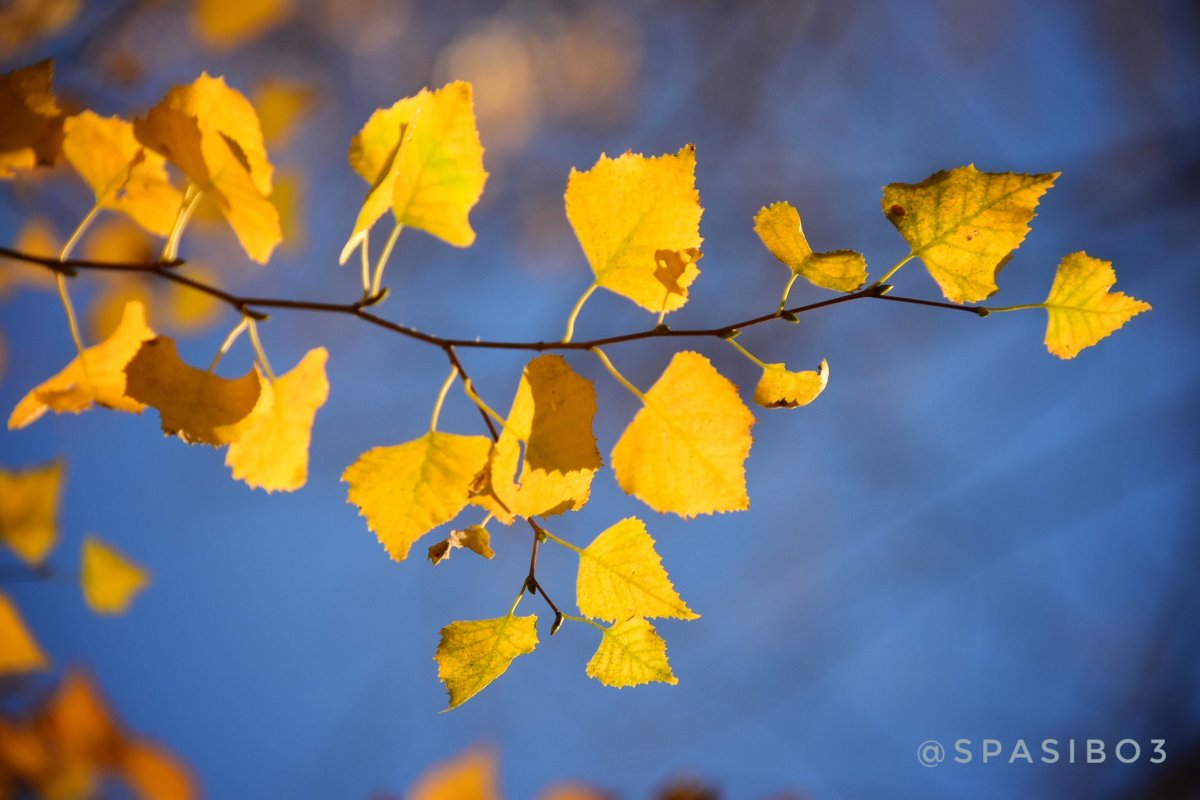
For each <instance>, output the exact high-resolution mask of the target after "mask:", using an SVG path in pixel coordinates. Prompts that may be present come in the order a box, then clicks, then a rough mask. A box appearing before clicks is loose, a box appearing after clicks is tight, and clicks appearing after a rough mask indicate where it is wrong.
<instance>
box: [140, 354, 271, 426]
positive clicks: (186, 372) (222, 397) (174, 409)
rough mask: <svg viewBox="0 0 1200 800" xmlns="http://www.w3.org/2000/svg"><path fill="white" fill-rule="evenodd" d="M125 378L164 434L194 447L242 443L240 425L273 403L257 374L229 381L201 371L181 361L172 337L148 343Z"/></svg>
mask: <svg viewBox="0 0 1200 800" xmlns="http://www.w3.org/2000/svg"><path fill="white" fill-rule="evenodd" d="M125 374H126V375H127V376H128V381H129V386H128V391H129V396H130V397H132V398H134V399H135V400H137V401H138V402H141V403H144V404H146V405H148V406H153V407H154V408H156V409H158V412H159V414H160V415H161V416H162V429H163V433H165V434H167V435H168V436H178V437H179V438H180V439H183V440H184V441H185V442H189V443H192V444H211V445H223V444H229V443H230V442H234V441H237V439H238V438H240V436H241V435H242V434H243V433H244V425H240V424H239V423H242V422H244V421H247V418H248V417H249V416H250V413H251V412H252V411H255V410H256V406H258V405H259V400H260V396H263V395H266V396H265V397H264V398H263V400H264V402H269V401H270V399H271V395H270V394H269V393H268V392H266V391H265V389H264V386H265V385H267V384H265V381H263V380H261V379H260V377H259V375H258V371H257V370H251V371H250V372H247V373H246V374H245V375H243V376H242V377H240V378H236V379H233V380H229V379H226V378H222V377H220V376H217V375H214V374H212V373H210V372H205V371H203V370H199V369H196V368H195V367H192V366H190V365H188V364H186V363H184V361H183V360H182V359H180V358H179V351H178V350H176V348H175V341H174V340H173V339H171V338H170V337H167V336H159V337H157V338H154V339H151V340H149V341H147V342H145V343H144V344H143V345H142V347H141V350H139V351H138V353H137V355H136V356H135V357H134V358H133V360H132V361H130V362H129V366H128V367H127V368H126V370H125ZM260 408H261V406H260Z"/></svg>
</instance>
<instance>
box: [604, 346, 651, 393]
mask: <svg viewBox="0 0 1200 800" xmlns="http://www.w3.org/2000/svg"><path fill="white" fill-rule="evenodd" d="M590 349H591V351H592V352H593V353H595V354H596V357H597V358H599V359H600V363H601V364H603V365H604V368H605V369H606V370H608V372H609V374H610V375H612V376H613V377H614V378H616V379H617V382H618V383H620V384H621V385H622V386H624V387H625V388H626V389H628V390H629V391H630V392H632V393H633V396H634V397H636V398H637V399H639V400H641V401H642V403H645V402H646V395H644V394H642V393H641V391H640V390H639V389H638V388H637V387H636V386H634V385H633V384H632V383H630V382H629V381H628V379H626V377H625V376H624V375H622V374H621V373H620V372H619V371H618V370H617V368H616V367H614V366H613V363H612V362H611V361H609V360H608V356H606V355H605V354H604V351H603V350H601V349H600V348H599V347H592V348H590Z"/></svg>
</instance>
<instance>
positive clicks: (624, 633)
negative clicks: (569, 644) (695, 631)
mask: <svg viewBox="0 0 1200 800" xmlns="http://www.w3.org/2000/svg"><path fill="white" fill-rule="evenodd" d="M587 674H588V676H589V677H592V678H595V679H596V680H598V681H600V682H601V683H603V684H604V685H605V686H614V687H616V688H618V689H620V688H623V687H625V686H638V685H639V684H643V683H651V682H657V683H669V684H671V685H672V686H674V685H675V684H677V683H679V681H678V680H677V679H676V678H675V673H673V672H671V665H670V664H669V663H668V662H667V643H666V642H664V641H663V639H662V637H661V636H659V635H658V633H657V632H656V631H655V630H654V626H653V625H651V624H650V623H649V622H647V621H646V620H644V619H642V618H641V617H632V618H630V619H627V620H625V621H624V622H618V623H617V624H615V625H613V626H611V627H609V628H606V629H605V630H604V636H603V637H602V638H601V639H600V647H598V648H597V649H596V654H595V655H594V656H592V660H591V661H589V662H588V665H587Z"/></svg>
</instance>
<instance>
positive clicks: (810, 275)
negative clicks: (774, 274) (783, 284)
mask: <svg viewBox="0 0 1200 800" xmlns="http://www.w3.org/2000/svg"><path fill="white" fill-rule="evenodd" d="M754 232H755V233H757V234H758V238H759V239H761V240H762V243H763V244H764V245H765V246H766V248H767V249H768V250H770V251H771V255H773V256H775V257H776V258H777V259H779V260H780V261H782V262H783V263H784V264H786V265H787V266H788V268H790V269H791V270H792V272H794V273H796V274H797V275H800V276H803V277H804V278H805V279H807V280H808V281H809V282H810V283H812V284H814V285H816V286H820V287H821V288H823V289H831V290H833V291H835V292H853V291H855V290H857V289H859V288H861V287H862V285H863V284H864V283H866V282H867V260H866V259H865V258H863V256H862V253H856V252H854V251H853V250H832V251H830V252H828V253H814V252H813V250H812V248H811V247H810V246H809V244H808V239H806V238H805V236H804V229H803V228H802V227H801V225H800V212H798V211H797V210H796V208H795V207H794V206H793V205H792V204H791V203H787V202H780V203H774V204H772V205H769V206H765V207H763V208H761V209H759V212H758V213H757V214H756V215H755V216H754Z"/></svg>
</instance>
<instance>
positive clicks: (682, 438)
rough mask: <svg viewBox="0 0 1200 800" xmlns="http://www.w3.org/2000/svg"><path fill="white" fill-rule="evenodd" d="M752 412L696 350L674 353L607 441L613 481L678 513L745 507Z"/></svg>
mask: <svg viewBox="0 0 1200 800" xmlns="http://www.w3.org/2000/svg"><path fill="white" fill-rule="evenodd" d="M753 425H754V415H753V414H751V413H750V409H748V408H746V406H745V404H744V403H742V400H741V398H740V397H739V396H738V391H737V387H735V386H734V385H733V384H732V383H730V382H729V380H728V379H726V378H725V377H723V376H722V375H721V373H719V372H717V370H716V369H715V368H713V365H712V364H711V363H710V362H709V360H708V359H707V358H705V357H704V356H702V355H700V354H699V353H693V352H691V351H686V350H685V351H682V352H679V353H676V354H675V356H674V357H673V358H672V359H671V363H670V364H669V365H668V366H667V368H666V370H664V371H663V374H662V376H661V377H660V378H659V379H658V381H657V382H656V383H655V384H654V386H653V387H651V389H650V391H649V392H647V393H646V394H645V395H644V399H643V407H642V409H641V410H640V411H638V413H637V415H636V416H635V417H634V418H633V421H632V422H630V423H629V426H628V427H627V428H626V429H625V432H624V433H623V434H622V435H621V438H620V440H618V441H617V445H616V447H614V448H613V453H612V466H613V471H614V472H615V473H616V475H617V482H618V483H620V485H621V488H622V489H624V490H625V491H626V492H628V493H629V494H632V495H634V496H635V497H637V498H638V499H640V500H642V501H643V502H645V503H646V504H647V505H649V506H650V507H651V508H653V509H654V510H655V511H659V512H672V513H674V514H678V515H679V516H681V517H694V516H696V515H697V514H712V513H716V512H724V511H741V510H744V509H746V508H748V507H749V506H750V498H749V497H748V496H747V494H746V472H745V466H744V464H745V461H746V457H747V456H748V455H749V454H750V444H751V442H752V441H753V440H752V439H751V436H750V428H751V427H752V426H753Z"/></svg>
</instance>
